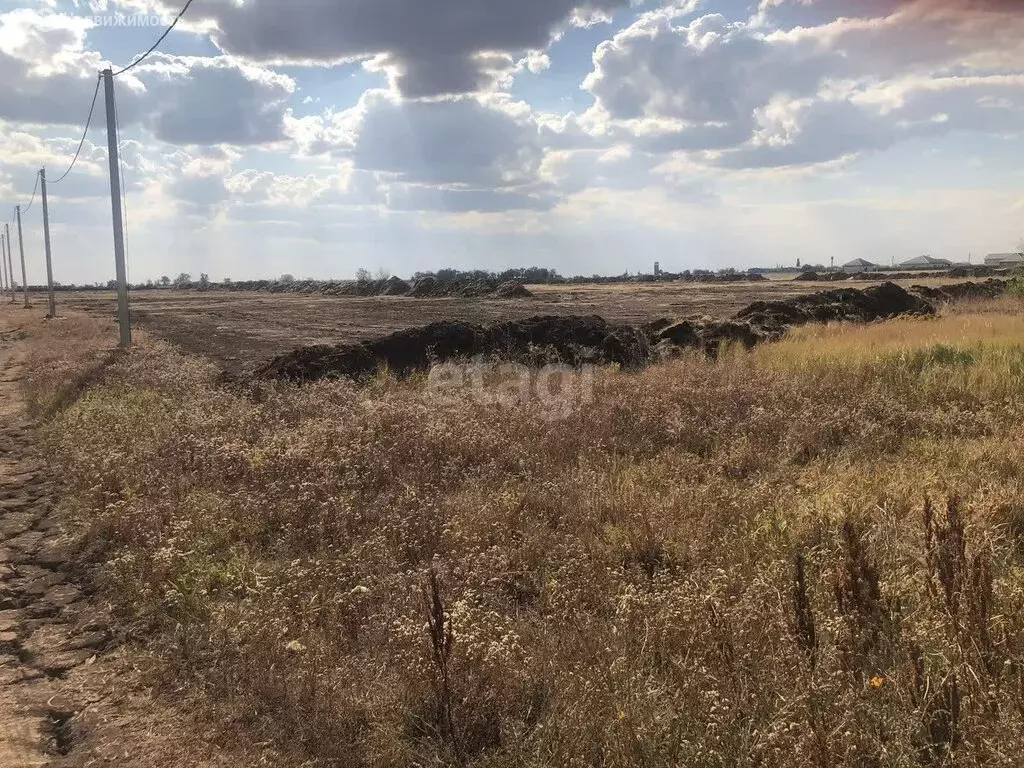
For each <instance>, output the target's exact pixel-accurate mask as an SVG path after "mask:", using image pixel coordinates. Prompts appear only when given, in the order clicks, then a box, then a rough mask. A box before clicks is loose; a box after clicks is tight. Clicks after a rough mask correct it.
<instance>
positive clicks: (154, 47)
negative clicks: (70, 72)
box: [114, 0, 192, 77]
mask: <svg viewBox="0 0 1024 768" xmlns="http://www.w3.org/2000/svg"><path fill="white" fill-rule="evenodd" d="M190 5H192V0H188V2H187V3H185V7H184V8H182V9H181V11H179V13H178V15H177V16H175V17H174V21H172V22H171V26H169V27H168V28H167V29H166V30H165V31H164V33H163V34H162V35H160V37H159V39H158V40H157V41H156V42H155V43H153V47H152V48H150V49H149V50H148V51H146V52H145V53H144V54H142V55H141V56H140V57H139V58H137V59H136V60H135V61H133V62H132V63H131V64H129V65H128V66H127V67H125V68H124V69H119V70H118V71H117V72H115V73H114V77H117V76H118V75H123V74H124V73H125V72H127V71H128V70H129V69H131V68H132V67H137V66H138V65H139V64H141V63H142V62H143V61H145V60H146V58H147V57H148V56H149V54H151V53H152V52H153V51H155V50H156V49H157V48H158V47H159V45H160V43H162V42H163V41H164V38H165V37H167V36H168V35H169V34H171V30H172V29H174V27H175V26H176V25H177V24H178V22H179V21H181V17H182V16H184V15H185V11H187V10H188V7H189V6H190Z"/></svg>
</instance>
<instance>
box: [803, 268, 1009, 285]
mask: <svg viewBox="0 0 1024 768" xmlns="http://www.w3.org/2000/svg"><path fill="white" fill-rule="evenodd" d="M1007 274H1009V270H1005V269H995V268H993V267H985V266H973V267H968V266H964V267H953V268H952V269H950V270H943V271H940V272H928V273H927V276H928V277H934V278H946V279H956V280H963V279H964V278H980V277H997V276H1000V275H1007ZM924 276H925V275H924V273H922V272H853V273H846V272H825V273H819V272H813V271H807V272H801V273H800V274H799V275H797V276H796V277H794V278H793V279H794V280H799V281H808V282H837V281H846V280H849V281H877V280H889V281H892V280H920V279H921V278H922V277H924Z"/></svg>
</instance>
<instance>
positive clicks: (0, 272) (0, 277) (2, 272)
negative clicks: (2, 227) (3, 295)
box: [0, 232, 7, 292]
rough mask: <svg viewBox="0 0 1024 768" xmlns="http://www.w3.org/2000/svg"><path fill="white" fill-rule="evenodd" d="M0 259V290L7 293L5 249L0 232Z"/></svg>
mask: <svg viewBox="0 0 1024 768" xmlns="http://www.w3.org/2000/svg"><path fill="white" fill-rule="evenodd" d="M0 257H2V258H3V263H2V264H0V290H3V291H5V292H6V291H7V248H6V247H5V246H4V235H3V232H0Z"/></svg>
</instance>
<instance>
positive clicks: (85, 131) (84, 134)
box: [50, 75, 100, 184]
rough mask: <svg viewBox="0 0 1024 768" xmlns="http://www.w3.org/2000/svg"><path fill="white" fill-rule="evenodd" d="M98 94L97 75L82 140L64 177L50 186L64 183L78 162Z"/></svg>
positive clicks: (98, 77) (98, 83)
mask: <svg viewBox="0 0 1024 768" xmlns="http://www.w3.org/2000/svg"><path fill="white" fill-rule="evenodd" d="M99 92H100V76H99V75H97V76H96V90H95V91H94V92H93V94H92V105H91V106H90V107H89V117H88V118H87V119H86V121H85V130H84V131H82V140H81V141H80V142H78V149H77V150H75V157H74V159H73V160H72V161H71V165H69V166H68V169H67V170H66V171H64V175H63V176H61V177H60V178H59V179H57V180H56V181H51V182H50V183H51V184H59V183H60V182H62V181H64V179H65V177H67V175H68V174H69V173H71V169H72V168H74V167H75V163H77V162H78V156H79V155H80V154H81V153H82V147H83V146H84V145H85V137H86V136H88V135H89V125H90V124H92V114H93V112H94V111H95V110H96V97H97V96H98V95H99Z"/></svg>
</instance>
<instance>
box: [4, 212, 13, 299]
mask: <svg viewBox="0 0 1024 768" xmlns="http://www.w3.org/2000/svg"><path fill="white" fill-rule="evenodd" d="M4 229H6V230H7V232H6V233H5V234H4V248H6V250H7V290H8V291H10V293H11V301H12V302H13V301H14V265H13V264H12V263H11V230H10V228H9V227H8V226H7V225H6V224H4Z"/></svg>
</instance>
